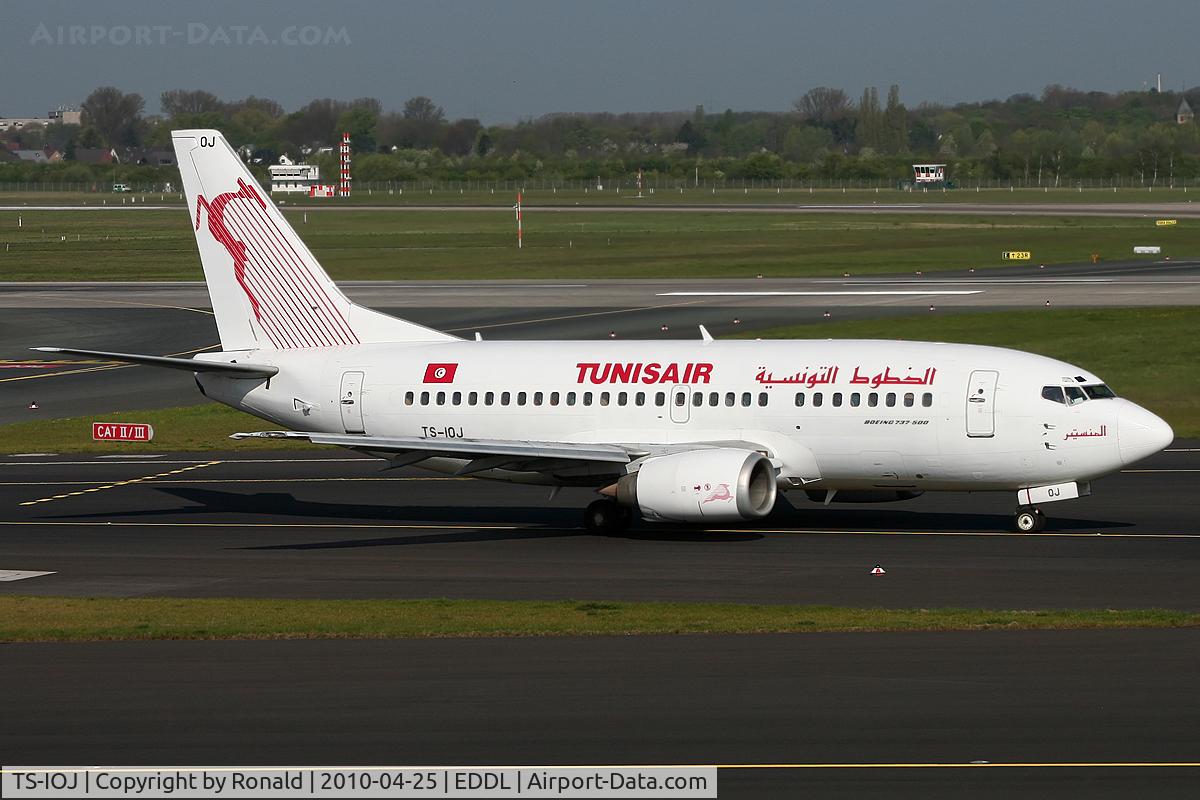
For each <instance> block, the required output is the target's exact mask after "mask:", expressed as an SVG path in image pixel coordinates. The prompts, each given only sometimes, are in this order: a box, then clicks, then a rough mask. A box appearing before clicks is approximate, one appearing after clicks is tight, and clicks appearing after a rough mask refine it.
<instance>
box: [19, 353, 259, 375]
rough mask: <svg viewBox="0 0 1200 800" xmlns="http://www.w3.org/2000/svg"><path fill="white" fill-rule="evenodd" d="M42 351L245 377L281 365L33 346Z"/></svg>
mask: <svg viewBox="0 0 1200 800" xmlns="http://www.w3.org/2000/svg"><path fill="white" fill-rule="evenodd" d="M29 349H30V350H37V351H39V352H42V353H66V354H67V355H70V356H96V357H98V358H105V359H108V360H109V361H123V362H125V363H126V364H139V365H142V366H146V367H166V368H168V369H182V370H186V371H187V372H222V373H225V374H226V375H231V376H235V377H245V378H256V377H257V378H269V377H271V376H272V375H275V374H276V373H278V372H279V367H272V366H269V365H267V364H235V363H230V362H225V361H197V360H196V359H194V358H172V357H171V356H144V355H138V354H135V353H108V352H105V351H103V350H73V349H71V348H67V347H31V348H29Z"/></svg>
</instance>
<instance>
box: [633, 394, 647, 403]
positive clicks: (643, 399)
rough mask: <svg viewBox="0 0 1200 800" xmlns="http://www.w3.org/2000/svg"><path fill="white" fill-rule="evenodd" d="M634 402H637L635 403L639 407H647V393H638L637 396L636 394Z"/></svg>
mask: <svg viewBox="0 0 1200 800" xmlns="http://www.w3.org/2000/svg"><path fill="white" fill-rule="evenodd" d="M633 402H635V403H636V404H637V405H639V406H644V405H646V393H645V392H638V393H637V394H635V395H634V396H633Z"/></svg>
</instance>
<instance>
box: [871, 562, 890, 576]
mask: <svg viewBox="0 0 1200 800" xmlns="http://www.w3.org/2000/svg"><path fill="white" fill-rule="evenodd" d="M871 574H872V575H887V570H885V569H884V568H883V567H881V566H879V565H878V564H876V565H875V568H874V569H872V570H871Z"/></svg>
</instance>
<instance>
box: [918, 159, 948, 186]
mask: <svg viewBox="0 0 1200 800" xmlns="http://www.w3.org/2000/svg"><path fill="white" fill-rule="evenodd" d="M945 183H946V165H945V164H913V184H915V185H916V186H918V187H922V188H924V187H928V186H942V185H944V184H945Z"/></svg>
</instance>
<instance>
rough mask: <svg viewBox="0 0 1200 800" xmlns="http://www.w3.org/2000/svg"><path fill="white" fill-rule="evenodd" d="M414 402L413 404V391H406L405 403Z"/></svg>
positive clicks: (407, 404) (408, 404)
mask: <svg viewBox="0 0 1200 800" xmlns="http://www.w3.org/2000/svg"><path fill="white" fill-rule="evenodd" d="M412 404H413V393H412V392H405V393H404V405H406V406H411V405H412Z"/></svg>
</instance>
